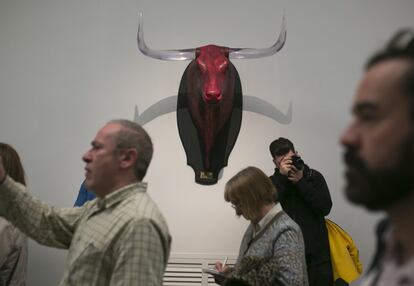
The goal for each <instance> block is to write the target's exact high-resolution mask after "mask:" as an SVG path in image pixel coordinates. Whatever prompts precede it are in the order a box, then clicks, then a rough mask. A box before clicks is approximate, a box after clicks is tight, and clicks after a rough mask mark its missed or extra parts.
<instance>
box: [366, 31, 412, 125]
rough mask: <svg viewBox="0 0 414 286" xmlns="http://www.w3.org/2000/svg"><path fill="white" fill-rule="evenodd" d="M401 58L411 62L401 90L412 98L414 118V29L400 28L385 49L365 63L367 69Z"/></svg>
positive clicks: (403, 78) (402, 80)
mask: <svg viewBox="0 0 414 286" xmlns="http://www.w3.org/2000/svg"><path fill="white" fill-rule="evenodd" d="M395 59H401V60H405V61H407V62H408V63H410V68H409V69H408V70H407V71H406V72H405V74H404V75H403V77H402V79H401V90H402V92H403V93H405V94H406V95H407V96H409V98H410V100H411V115H412V119H413V120H414V30H413V29H410V28H404V29H400V30H398V31H397V32H396V33H395V34H394V36H393V37H392V38H391V39H390V40H389V42H388V43H387V45H386V46H385V48H384V49H382V50H380V51H379V52H377V53H376V54H374V55H373V56H372V57H371V58H370V59H369V60H368V62H367V64H366V65H365V69H366V70H368V69H369V68H371V67H373V66H374V65H377V64H379V63H382V62H384V61H388V60H395Z"/></svg>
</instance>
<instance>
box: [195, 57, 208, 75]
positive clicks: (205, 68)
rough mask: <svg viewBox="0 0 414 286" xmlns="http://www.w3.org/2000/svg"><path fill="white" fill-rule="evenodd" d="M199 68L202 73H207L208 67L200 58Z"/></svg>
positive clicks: (198, 61) (198, 60)
mask: <svg viewBox="0 0 414 286" xmlns="http://www.w3.org/2000/svg"><path fill="white" fill-rule="evenodd" d="M197 66H198V68H199V69H200V71H201V72H202V73H205V72H206V71H207V65H206V64H205V63H204V62H203V61H202V60H200V58H197Z"/></svg>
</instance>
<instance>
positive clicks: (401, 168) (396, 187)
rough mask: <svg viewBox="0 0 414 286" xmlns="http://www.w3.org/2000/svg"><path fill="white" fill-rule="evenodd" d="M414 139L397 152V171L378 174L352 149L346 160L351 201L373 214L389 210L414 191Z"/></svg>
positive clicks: (392, 170) (395, 167)
mask: <svg viewBox="0 0 414 286" xmlns="http://www.w3.org/2000/svg"><path fill="white" fill-rule="evenodd" d="M413 139H414V138H411V136H410V137H409V138H408V139H407V140H406V142H404V144H403V146H402V148H401V149H400V150H396V152H395V154H394V155H395V156H398V157H399V158H398V160H397V163H396V164H395V166H394V167H393V168H389V169H384V170H378V171H374V170H371V169H369V168H368V167H367V165H366V164H365V162H364V161H363V160H362V159H361V158H359V157H358V155H357V154H356V151H355V150H354V149H352V148H348V149H347V150H346V152H345V155H344V160H345V163H346V165H347V166H348V169H347V172H346V178H347V185H346V187H345V192H346V196H347V198H348V199H349V200H350V201H351V202H353V203H356V204H360V205H363V206H365V207H367V208H368V209H370V210H386V209H388V208H389V207H390V206H392V205H394V204H395V203H396V202H398V201H400V200H402V199H404V198H405V197H407V196H408V195H409V194H410V193H411V192H413V191H414V171H413V170H414V162H413V160H414V156H413V155H414V140H413Z"/></svg>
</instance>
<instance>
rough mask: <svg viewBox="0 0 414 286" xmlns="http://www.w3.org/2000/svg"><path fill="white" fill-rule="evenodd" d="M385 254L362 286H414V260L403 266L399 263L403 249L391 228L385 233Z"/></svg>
mask: <svg viewBox="0 0 414 286" xmlns="http://www.w3.org/2000/svg"><path fill="white" fill-rule="evenodd" d="M384 238H385V252H384V256H383V257H382V259H381V261H380V262H379V263H380V266H379V271H378V269H376V270H374V271H371V272H370V273H368V275H367V276H366V277H365V278H364V279H363V280H362V283H361V285H362V286H390V285H395V286H413V285H414V258H411V259H410V260H409V261H406V262H405V263H404V264H403V265H401V264H400V263H399V262H398V257H400V256H401V251H402V249H401V247H400V244H399V243H398V241H396V240H395V238H394V236H393V229H392V228H390V229H388V230H387V231H386V232H385V233H384Z"/></svg>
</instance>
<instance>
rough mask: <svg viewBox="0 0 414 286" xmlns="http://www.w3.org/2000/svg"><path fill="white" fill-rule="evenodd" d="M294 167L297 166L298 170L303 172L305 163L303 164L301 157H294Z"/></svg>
mask: <svg viewBox="0 0 414 286" xmlns="http://www.w3.org/2000/svg"><path fill="white" fill-rule="evenodd" d="M291 159H292V165H293V166H295V168H296V169H298V170H302V169H303V167H304V166H305V162H303V160H302V158H301V157H300V156H299V155H293V156H292V158H291Z"/></svg>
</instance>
